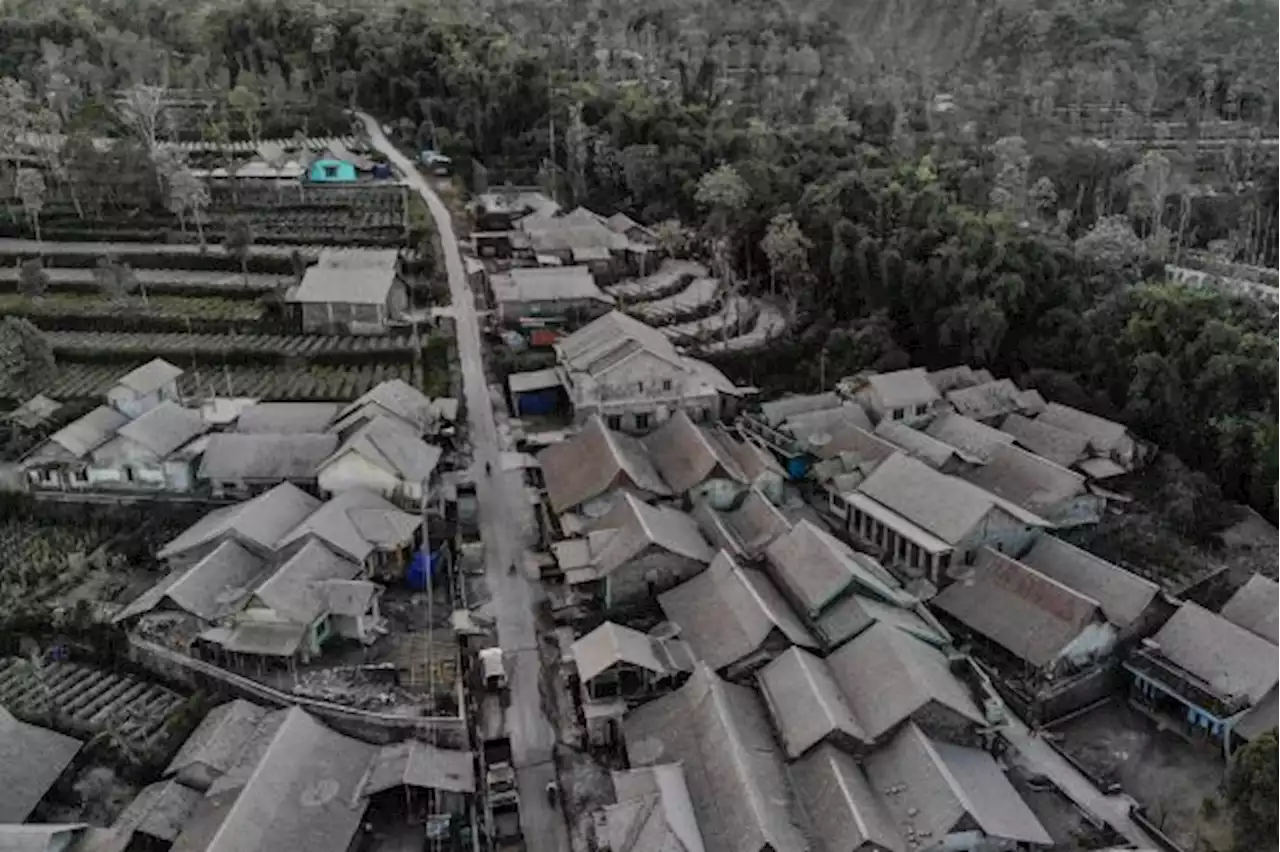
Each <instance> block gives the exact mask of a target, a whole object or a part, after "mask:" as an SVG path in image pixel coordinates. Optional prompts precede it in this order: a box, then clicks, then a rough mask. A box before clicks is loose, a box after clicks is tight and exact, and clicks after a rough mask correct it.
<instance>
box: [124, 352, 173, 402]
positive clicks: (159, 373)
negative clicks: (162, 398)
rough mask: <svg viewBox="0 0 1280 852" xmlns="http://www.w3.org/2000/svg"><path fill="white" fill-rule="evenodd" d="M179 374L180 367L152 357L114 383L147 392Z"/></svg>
mask: <svg viewBox="0 0 1280 852" xmlns="http://www.w3.org/2000/svg"><path fill="white" fill-rule="evenodd" d="M181 375H182V370H181V369H180V368H178V367H175V366H173V365H172V364H170V363H169V362H168V361H166V360H164V359H163V358H152V359H151V360H150V361H148V362H147V363H145V364H143V365H142V366H141V367H139V368H137V369H136V370H133V371H131V372H128V373H125V374H124V375H123V376H121V377H120V378H119V379H117V380H116V384H117V385H123V386H124V387H126V388H128V389H129V390H131V391H133V392H134V393H137V394H149V393H152V392H154V391H158V390H160V388H162V387H164V386H165V385H167V384H169V382H172V381H175V380H177V378H178V377H179V376H181Z"/></svg>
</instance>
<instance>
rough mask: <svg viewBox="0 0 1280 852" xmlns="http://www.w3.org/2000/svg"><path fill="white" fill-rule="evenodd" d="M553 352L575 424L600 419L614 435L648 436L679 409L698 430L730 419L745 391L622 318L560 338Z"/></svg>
mask: <svg viewBox="0 0 1280 852" xmlns="http://www.w3.org/2000/svg"><path fill="white" fill-rule="evenodd" d="M555 350H556V358H557V361H558V364H559V369H560V373H561V381H562V384H563V385H564V387H565V390H566V392H567V394H568V397H569V402H570V404H571V405H572V406H573V411H574V417H575V420H576V421H577V422H579V423H582V422H584V421H585V420H587V419H588V418H590V417H591V416H593V415H599V416H601V417H603V418H604V419H605V422H606V423H607V424H608V425H609V427H610V428H611V429H613V430H614V431H620V432H632V433H639V434H644V433H647V432H649V431H651V430H652V429H654V428H655V427H657V426H659V425H660V424H662V423H663V422H665V421H666V419H667V418H668V417H670V416H671V415H672V414H673V413H674V412H675V411H676V410H683V411H684V412H685V413H686V414H688V415H689V418H690V419H691V420H693V422H695V423H702V422H706V421H715V420H720V419H721V418H728V417H731V416H732V415H733V413H734V411H735V409H736V403H737V400H738V399H739V398H740V397H741V396H742V395H743V394H745V393H746V392H747V390H746V389H744V388H738V387H736V386H735V385H734V384H733V383H732V382H730V381H729V380H728V379H727V378H725V376H724V374H722V373H721V372H720V371H719V370H717V369H716V368H715V367H713V366H711V365H710V364H707V363H706V362H703V361H698V360H696V359H694V358H688V357H686V356H684V355H681V354H680V353H679V352H678V351H676V348H675V346H674V345H673V344H672V343H671V341H670V340H669V339H667V336H666V335H665V334H663V333H662V332H661V331H659V330H658V329H656V328H652V327H650V326H648V325H645V324H644V323H642V322H640V321H639V320H636V319H632V318H631V317H628V316H626V315H625V314H623V313H620V312H618V311H613V312H612V313H609V314H606V315H605V316H602V317H600V318H599V319H597V320H595V321H594V322H592V323H590V324H588V325H586V326H584V327H583V328H580V329H578V330H577V331H576V332H574V333H573V334H571V335H569V336H568V337H563V338H561V339H560V340H558V341H557V342H556V344H555Z"/></svg>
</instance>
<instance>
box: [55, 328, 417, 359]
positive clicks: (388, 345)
mask: <svg viewBox="0 0 1280 852" xmlns="http://www.w3.org/2000/svg"><path fill="white" fill-rule="evenodd" d="M45 337H46V339H48V341H49V344H50V345H51V346H52V347H53V351H54V353H55V354H56V355H58V356H60V357H63V356H65V357H67V358H69V359H71V360H82V359H84V358H85V357H88V356H97V357H103V356H106V357H114V356H116V355H118V356H119V357H121V358H135V357H136V358H139V359H144V360H145V359H147V358H153V357H156V356H159V357H162V358H170V359H172V360H175V362H176V361H180V360H181V359H183V358H187V359H191V358H195V359H196V360H198V361H199V360H208V359H216V358H223V357H229V356H232V357H240V358H250V359H252V358H261V359H263V360H282V359H289V358H306V359H308V360H312V361H325V360H331V361H332V360H336V361H352V360H360V359H362V358H365V357H371V358H377V357H381V356H387V355H400V356H405V357H407V356H408V355H409V354H410V353H412V352H413V338H412V337H410V336H409V335H407V334H405V335H388V336H386V337H373V336H369V337H357V336H337V335H334V336H328V335H318V334H297V335H284V334H279V335H277V334H176V333H175V334H147V333H142V332H115V331H49V332H46V333H45ZM218 363H220V362H218Z"/></svg>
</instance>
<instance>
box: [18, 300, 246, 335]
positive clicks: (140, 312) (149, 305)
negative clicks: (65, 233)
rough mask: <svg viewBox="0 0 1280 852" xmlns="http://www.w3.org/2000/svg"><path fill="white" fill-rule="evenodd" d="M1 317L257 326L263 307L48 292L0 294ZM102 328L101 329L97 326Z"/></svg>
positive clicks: (37, 320) (43, 321) (39, 322)
mask: <svg viewBox="0 0 1280 852" xmlns="http://www.w3.org/2000/svg"><path fill="white" fill-rule="evenodd" d="M0 314H11V315H14V316H23V317H28V318H29V319H31V320H32V321H34V322H35V323H36V325H46V324H47V323H48V321H50V320H58V319H63V320H95V321H102V320H107V321H111V320H128V321H130V322H134V323H141V322H146V321H148V320H152V321H157V322H165V321H168V322H171V323H178V322H180V321H184V320H190V321H192V322H211V323H228V324H230V323H256V322H259V321H261V320H262V318H263V307H262V305H261V304H259V303H258V302H257V301H256V300H250V299H223V298H219V297H217V296H210V297H201V296H163V295H152V294H148V295H147V298H146V299H145V300H143V299H142V298H140V297H132V298H129V299H127V300H121V301H113V300H111V299H106V298H103V297H102V296H96V295H90V294H86V293H51V294H49V295H46V296H44V297H43V298H39V299H32V298H29V297H27V296H23V295H21V294H20V293H0ZM99 327H102V326H99Z"/></svg>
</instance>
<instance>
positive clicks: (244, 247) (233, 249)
mask: <svg viewBox="0 0 1280 852" xmlns="http://www.w3.org/2000/svg"><path fill="white" fill-rule="evenodd" d="M253 239H254V234H253V227H252V226H251V225H250V224H249V222H248V221H247V220H245V219H237V220H235V221H234V222H232V223H231V224H230V225H229V226H228V227H227V236H226V238H225V239H224V240H223V243H222V248H223V250H224V251H226V253H227V254H229V255H231V256H232V257H234V258H235V259H236V260H238V261H240V273H241V274H242V275H244V276H246V277H248V275H249V252H250V250H251V249H252V248H253Z"/></svg>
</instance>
